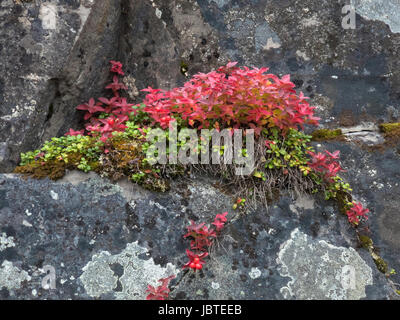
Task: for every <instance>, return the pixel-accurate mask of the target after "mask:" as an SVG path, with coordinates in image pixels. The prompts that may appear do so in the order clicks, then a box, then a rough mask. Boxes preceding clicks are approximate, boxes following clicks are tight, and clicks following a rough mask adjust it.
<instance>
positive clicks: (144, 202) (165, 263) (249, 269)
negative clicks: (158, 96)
mask: <svg viewBox="0 0 400 320" xmlns="http://www.w3.org/2000/svg"><path fill="white" fill-rule="evenodd" d="M173 190H175V191H173ZM0 195H1V198H0V203H1V207H0V210H1V211H0V225H1V228H0V234H1V237H0V241H1V242H0V250H1V251H0V265H1V266H0V286H1V287H2V289H1V290H0V295H1V298H3V299H5V298H10V299H15V298H19V299H21V298H24V299H35V298H40V299H43V298H51V299H70V298H71V299H76V298H85V299H86V298H87V299H89V298H102V299H106V298H107V299H144V298H145V296H146V294H145V290H146V288H147V284H152V285H156V284H157V280H158V279H160V278H164V277H167V276H169V275H171V274H175V275H176V276H177V278H176V279H175V280H173V282H172V286H171V289H172V292H171V294H170V296H171V297H172V298H174V299H232V298H233V299H364V298H367V299H388V298H391V297H393V296H394V291H393V289H392V288H391V287H390V285H389V283H388V282H387V280H386V278H385V276H384V275H383V274H382V273H380V272H379V271H378V270H377V268H376V267H375V265H374V263H373V260H372V258H371V257H370V256H369V254H368V252H367V251H366V250H365V249H362V248H354V244H355V243H356V239H355V234H354V232H353V230H352V229H351V227H349V225H348V223H347V220H346V218H345V217H344V216H340V215H338V214H337V208H336V207H335V205H334V203H331V202H325V201H324V200H321V199H315V200H314V199H313V198H311V197H299V198H297V200H292V199H291V197H289V196H288V195H283V196H282V197H281V198H280V200H279V201H278V202H277V203H276V204H274V205H273V206H271V207H270V210H269V211H267V210H266V209H265V208H259V209H257V210H255V211H253V212H249V213H247V214H244V213H235V212H232V210H231V209H230V208H231V205H232V199H231V198H230V197H229V196H227V195H224V194H221V192H220V190H218V189H216V187H215V184H214V183H213V181H212V180H210V179H209V178H202V177H196V179H191V181H189V180H187V181H185V180H182V181H179V180H177V181H175V182H174V183H173V185H172V191H170V192H168V193H165V194H160V193H152V192H149V191H144V190H142V189H140V188H139V187H136V186H135V185H132V184H131V183H129V182H125V181H121V182H119V183H118V184H111V183H110V182H107V181H106V180H104V179H102V178H99V177H96V176H95V175H87V174H83V173H77V172H73V173H72V174H69V175H67V176H66V177H65V178H64V179H63V181H60V182H58V183H55V182H51V181H49V180H42V181H35V180H27V181H23V180H21V179H20V178H18V177H17V176H15V175H2V176H1V180H0ZM227 210H228V211H229V212H230V213H229V215H228V218H229V219H228V220H229V223H228V225H227V227H226V229H225V230H224V231H223V233H222V234H221V236H220V237H219V239H218V241H217V242H216V243H215V245H214V247H212V250H211V251H210V259H208V260H207V264H206V267H205V268H204V270H203V271H201V272H199V273H197V274H194V273H193V272H188V271H183V270H182V265H183V264H184V263H186V254H185V249H186V248H188V246H189V241H188V240H185V239H183V237H182V235H183V234H184V233H185V226H187V225H188V224H189V220H191V219H193V220H195V221H198V222H200V221H206V222H208V221H212V220H213V217H214V216H215V214H216V213H221V212H224V211H227ZM47 270H53V272H54V273H53V274H54V275H55V276H54V280H55V282H54V283H55V287H50V289H45V288H46V287H45V284H46V283H47V282H46V279H47V278H46V276H48V275H49V274H51V273H46V272H45V271H47ZM10 275H13V276H12V277H11V276H10ZM49 283H51V282H50V281H49Z"/></svg>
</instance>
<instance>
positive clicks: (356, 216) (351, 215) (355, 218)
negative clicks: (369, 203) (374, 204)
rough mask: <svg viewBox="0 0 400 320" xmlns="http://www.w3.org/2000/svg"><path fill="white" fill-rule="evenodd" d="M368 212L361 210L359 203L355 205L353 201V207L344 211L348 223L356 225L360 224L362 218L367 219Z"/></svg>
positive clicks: (364, 209)
mask: <svg viewBox="0 0 400 320" xmlns="http://www.w3.org/2000/svg"><path fill="white" fill-rule="evenodd" d="M368 212H369V210H368V209H367V208H363V206H362V204H361V203H356V202H354V201H353V206H352V207H351V208H350V209H349V210H347V211H346V215H347V218H348V219H349V222H350V223H353V224H355V225H357V224H359V223H360V219H361V218H364V219H365V220H367V219H368V216H367V213H368Z"/></svg>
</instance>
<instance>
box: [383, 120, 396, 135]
mask: <svg viewBox="0 0 400 320" xmlns="http://www.w3.org/2000/svg"><path fill="white" fill-rule="evenodd" d="M379 129H380V130H381V131H382V132H383V133H392V132H394V131H396V133H397V134H399V135H400V122H394V123H382V124H380V125H379Z"/></svg>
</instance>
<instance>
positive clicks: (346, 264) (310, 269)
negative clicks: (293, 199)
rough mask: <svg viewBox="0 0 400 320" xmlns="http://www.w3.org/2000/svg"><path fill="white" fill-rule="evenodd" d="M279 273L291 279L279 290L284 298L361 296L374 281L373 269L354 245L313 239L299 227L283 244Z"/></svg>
mask: <svg viewBox="0 0 400 320" xmlns="http://www.w3.org/2000/svg"><path fill="white" fill-rule="evenodd" d="M277 262H278V264H279V269H278V271H279V273H280V275H281V276H283V277H289V278H291V280H290V281H289V282H288V283H287V285H286V286H285V287H282V288H281V290H280V292H281V294H282V295H283V297H284V298H285V299H307V300H310V299H332V300H358V299H361V298H364V297H365V296H366V294H365V288H366V286H368V285H372V284H373V280H372V270H371V268H370V267H369V266H368V265H367V264H366V262H365V261H364V260H363V259H362V258H361V257H360V255H359V254H358V253H357V252H356V251H355V250H354V249H353V248H345V247H336V246H333V245H331V244H329V243H327V242H326V241H324V240H314V239H312V238H311V237H309V236H308V235H307V234H305V233H303V232H301V231H299V229H298V228H296V229H295V230H293V231H292V233H291V236H290V239H288V240H287V241H286V242H284V243H283V244H282V245H281V248H280V251H279V253H278V258H277Z"/></svg>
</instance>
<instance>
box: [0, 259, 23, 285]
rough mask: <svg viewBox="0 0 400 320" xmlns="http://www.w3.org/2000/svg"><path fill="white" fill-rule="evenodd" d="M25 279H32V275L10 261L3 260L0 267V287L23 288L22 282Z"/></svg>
mask: <svg viewBox="0 0 400 320" xmlns="http://www.w3.org/2000/svg"><path fill="white" fill-rule="evenodd" d="M25 280H26V281H30V280H31V277H30V276H29V274H28V273H27V272H26V271H24V270H20V269H19V268H17V267H14V266H13V264H12V262H10V261H7V260H4V261H3V264H2V265H1V267H0V289H1V288H3V287H5V288H7V289H9V290H11V289H19V288H21V283H22V282H23V281H25Z"/></svg>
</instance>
